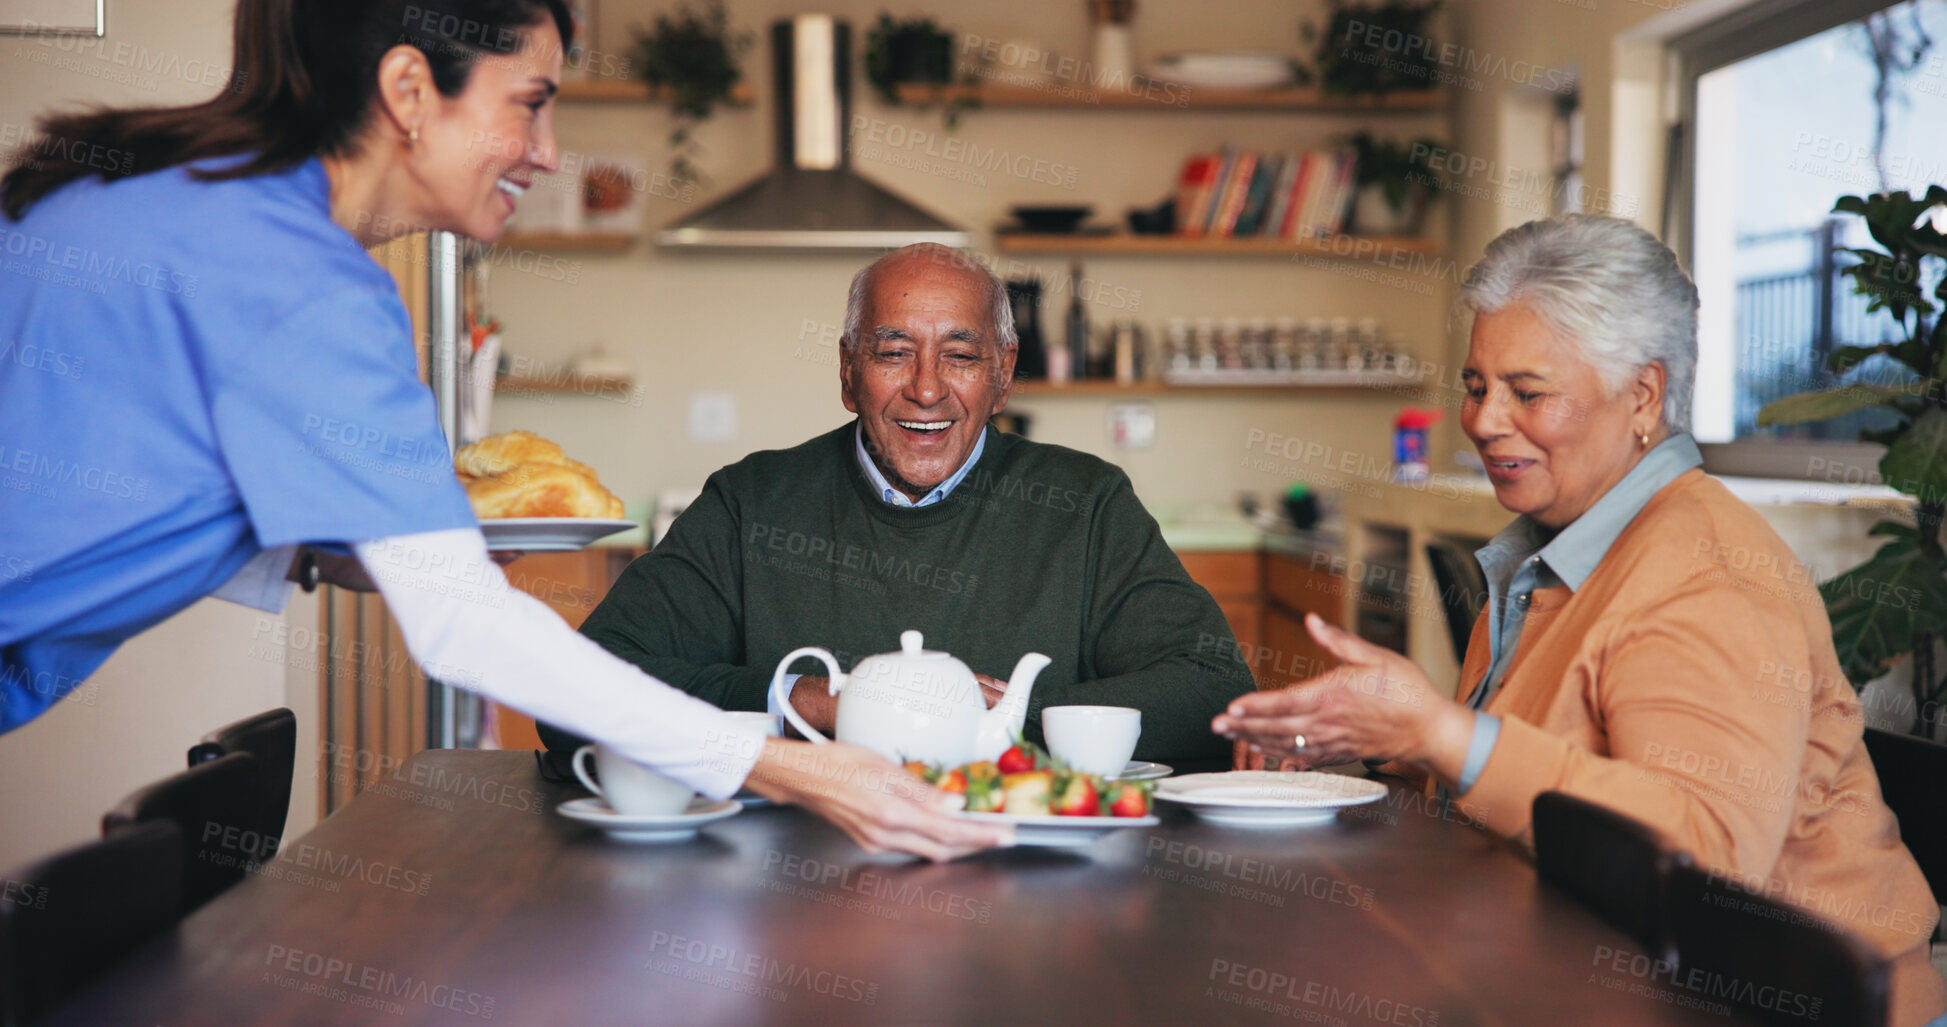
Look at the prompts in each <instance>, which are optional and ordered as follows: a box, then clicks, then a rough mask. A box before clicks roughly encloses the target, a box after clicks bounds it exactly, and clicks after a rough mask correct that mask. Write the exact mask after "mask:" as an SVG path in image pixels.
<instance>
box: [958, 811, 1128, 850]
mask: <svg viewBox="0 0 1947 1027" xmlns="http://www.w3.org/2000/svg"><path fill="white" fill-rule="evenodd" d="M954 816H956V817H959V818H960V819H962V820H977V821H980V822H981V823H983V824H1013V825H1014V844H1016V845H1043V846H1053V847H1058V848H1061V847H1074V846H1078V845H1088V844H1090V843H1091V842H1094V841H1095V840H1096V839H1098V838H1100V837H1102V836H1103V835H1105V834H1108V833H1109V832H1111V831H1120V830H1122V829H1123V828H1125V827H1155V826H1156V825H1157V824H1160V823H1162V821H1161V820H1158V819H1157V818H1156V817H1154V816H1148V817H1055V816H1047V817H1020V816H1015V815H1013V814H1011V813H965V812H961V813H955V814H954Z"/></svg>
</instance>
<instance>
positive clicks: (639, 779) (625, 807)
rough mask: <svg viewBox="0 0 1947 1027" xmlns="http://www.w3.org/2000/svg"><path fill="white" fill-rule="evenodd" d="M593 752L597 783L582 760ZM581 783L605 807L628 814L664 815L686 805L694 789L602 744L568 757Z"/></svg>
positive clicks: (694, 794)
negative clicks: (605, 805)
mask: <svg viewBox="0 0 1947 1027" xmlns="http://www.w3.org/2000/svg"><path fill="white" fill-rule="evenodd" d="M589 753H594V754H595V769H597V770H599V771H601V774H602V783H601V785H597V784H596V783H595V782H594V781H593V780H592V779H591V778H589V776H588V769H587V767H585V766H584V765H583V760H584V758H585V757H587V756H588V754H589ZM570 765H571V766H573V767H574V769H575V776H576V777H578V778H580V779H581V783H582V786H583V787H585V788H587V789H588V790H589V791H591V792H594V793H595V794H596V795H599V796H601V797H602V801H604V802H606V803H608V808H609V809H612V810H614V811H615V812H617V813H620V814H622V815H623V816H629V817H664V816H670V815H672V814H676V813H681V812H683V811H684V810H685V809H688V808H689V805H690V799H692V798H694V797H695V796H696V792H695V791H694V790H692V789H691V788H690V786H689V785H686V784H684V783H683V782H681V781H678V780H675V779H674V778H669V777H664V776H663V775H661V774H658V773H656V772H655V771H653V770H650V769H649V768H648V767H645V766H643V765H642V764H640V763H637V762H636V761H634V760H632V759H629V758H628V757H627V756H624V755H622V754H621V753H618V752H616V751H615V750H614V749H611V748H609V747H608V746H606V745H584V746H582V747H581V748H579V749H576V750H575V758H574V759H573V760H571V761H570Z"/></svg>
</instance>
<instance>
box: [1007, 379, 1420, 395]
mask: <svg viewBox="0 0 1947 1027" xmlns="http://www.w3.org/2000/svg"><path fill="white" fill-rule="evenodd" d="M1413 384H1415V383H1414V382H1413V381H1412V380H1411V379H1406V378H1402V379H1399V380H1398V381H1397V382H1392V381H1385V382H1381V381H1377V380H1375V381H1370V382H1318V383H1316V384H1290V385H1170V384H1168V383H1166V382H1148V381H1145V382H1137V383H1135V384H1134V385H1117V384H1116V383H1115V382H1112V381H1080V382H1068V383H1065V384H1062V385H1051V384H1049V383H1048V382H1043V381H1017V382H1015V383H1014V395H1016V396H1022V397H1028V396H1038V397H1058V396H1067V397H1073V398H1077V399H1083V398H1089V397H1095V398H1101V397H1105V396H1107V397H1117V396H1197V397H1201V398H1206V399H1207V398H1209V397H1212V396H1221V395H1229V396H1240V395H1264V394H1282V395H1288V394H1291V393H1294V392H1318V391H1321V390H1332V389H1352V390H1359V391H1366V390H1373V389H1386V388H1395V389H1396V388H1400V387H1402V386H1407V385H1413Z"/></svg>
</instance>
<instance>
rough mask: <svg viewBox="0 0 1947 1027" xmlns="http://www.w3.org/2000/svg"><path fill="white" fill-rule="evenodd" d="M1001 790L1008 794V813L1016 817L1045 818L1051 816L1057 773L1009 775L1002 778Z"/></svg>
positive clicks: (1040, 772) (1049, 771)
mask: <svg viewBox="0 0 1947 1027" xmlns="http://www.w3.org/2000/svg"><path fill="white" fill-rule="evenodd" d="M1001 789H1002V791H1004V792H1005V793H1006V794H1007V811H1008V812H1009V813H1012V814H1014V815H1016V816H1024V817H1045V816H1047V815H1048V814H1049V812H1050V810H1049V803H1050V801H1051V800H1052V799H1053V798H1054V793H1055V772H1054V771H1052V770H1026V771H1022V772H1021V773H1018V774H1008V775H1005V776H1003V777H1002V778H1001Z"/></svg>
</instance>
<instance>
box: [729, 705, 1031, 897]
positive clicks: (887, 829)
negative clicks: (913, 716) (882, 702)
mask: <svg viewBox="0 0 1947 1027" xmlns="http://www.w3.org/2000/svg"><path fill="white" fill-rule="evenodd" d="M803 683H804V682H803V679H800V680H799V684H803ZM744 786H745V787H747V788H749V789H750V790H751V791H754V792H756V793H757V794H759V795H762V796H763V797H765V798H767V799H770V800H771V801H773V802H782V803H793V804H796V805H799V806H803V807H804V808H806V809H808V810H810V811H811V812H813V813H816V814H817V815H819V816H821V817H823V818H825V819H826V820H829V821H831V822H832V823H834V824H836V825H838V827H839V829H840V830H842V831H844V832H845V833H846V834H848V835H850V836H851V837H852V840H853V841H855V842H857V843H859V845H860V846H861V847H863V848H864V849H865V850H866V851H867V852H888V851H891V852H909V853H912V854H914V855H916V856H923V857H925V858H927V859H930V860H933V861H935V862H945V861H946V860H950V859H957V858H959V857H961V856H965V855H967V854H968V853H971V852H978V851H979V850H981V849H985V848H990V847H992V846H995V845H1011V844H1013V841H1014V831H1013V829H1012V828H1010V827H1006V826H1000V825H992V824H977V823H974V822H972V821H967V820H956V819H954V818H953V817H951V816H949V815H948V814H947V812H946V811H948V810H952V809H957V808H959V806H960V805H961V804H962V803H963V802H964V801H965V800H963V799H961V798H960V797H959V796H956V795H948V794H947V793H945V792H942V791H940V790H939V789H937V788H934V787H933V786H931V785H929V784H927V783H926V782H924V781H921V780H920V779H918V778H916V777H914V776H913V775H911V774H908V773H907V772H906V771H905V770H903V769H901V768H900V767H898V766H895V765H894V764H893V763H891V762H890V761H888V760H886V759H885V758H883V757H881V756H879V755H878V754H877V753H874V752H872V751H870V750H867V749H863V748H860V747H859V746H856V745H847V744H845V743H842V742H833V743H830V744H827V745H817V744H813V743H810V742H792V741H786V740H784V739H780V738H772V739H768V740H767V741H766V742H765V744H764V752H763V754H762V755H760V756H759V757H758V758H757V766H756V767H754V768H752V770H751V772H750V777H749V778H747V779H745V781H744Z"/></svg>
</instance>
